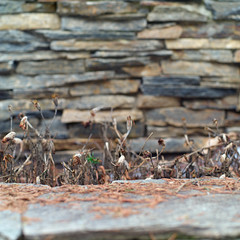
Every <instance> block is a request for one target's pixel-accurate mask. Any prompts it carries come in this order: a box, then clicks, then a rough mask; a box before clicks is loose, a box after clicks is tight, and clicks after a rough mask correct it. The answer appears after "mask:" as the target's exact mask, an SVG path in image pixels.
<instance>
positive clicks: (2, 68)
mask: <svg viewBox="0 0 240 240" xmlns="http://www.w3.org/2000/svg"><path fill="white" fill-rule="evenodd" d="M13 71H14V63H13V61H9V62H4V63H0V74H10V73H11V72H13Z"/></svg>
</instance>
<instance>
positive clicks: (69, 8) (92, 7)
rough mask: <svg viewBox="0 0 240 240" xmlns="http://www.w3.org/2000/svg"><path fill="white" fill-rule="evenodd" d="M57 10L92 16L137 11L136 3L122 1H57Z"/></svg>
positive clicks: (69, 13)
mask: <svg viewBox="0 0 240 240" xmlns="http://www.w3.org/2000/svg"><path fill="white" fill-rule="evenodd" d="M57 6H58V7H57V12H58V13H59V14H61V15H73V16H74V15H75V16H86V17H94V16H99V15H103V14H111V13H114V14H118V13H129V12H137V10H138V7H137V5H134V4H130V3H128V2H124V1H110V2H109V1H98V2H96V1H95V2H91V3H89V2H81V1H80V2H79V1H78V2H77V1H75V2H73V1H72V2H58V5H57Z"/></svg>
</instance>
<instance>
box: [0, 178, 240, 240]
mask: <svg viewBox="0 0 240 240" xmlns="http://www.w3.org/2000/svg"><path fill="white" fill-rule="evenodd" d="M239 187H240V182H239V180H238V179H229V178H227V179H213V178H209V179H188V180H186V179H181V180H177V179H160V180H151V179H150V180H136V181H114V182H113V183H112V184H106V185H97V186H94V185H87V186H70V185H65V186H61V187H55V188H50V187H46V186H37V185H26V184H1V185H0V190H1V191H0V209H3V208H5V209H6V210H5V211H2V212H0V222H2V220H1V219H5V223H4V224H5V226H7V224H9V226H10V224H11V225H12V226H13V225H14V227H15V226H19V225H18V224H19V222H20V220H19V219H18V218H19V216H20V214H19V213H16V211H18V212H20V213H21V216H22V218H21V219H22V229H21V228H18V227H16V229H21V230H22V234H23V235H22V237H23V239H48V238H49V239H66V238H67V239H94V240H95V239H154V238H155V239H168V238H169V237H170V236H175V235H176V237H177V238H176V239H179V238H181V239H190V237H194V239H203V238H204V239H219V238H221V239H222V238H224V239H229V238H233V239H237V237H240V203H239V202H240V188H239ZM14 194H15V196H13V195H14ZM7 200H8V201H7ZM17 200H18V203H17V202H16V201H17ZM10 210H11V211H12V212H11V214H9V213H10ZM6 212H7V213H8V214H6ZM6 216H7V217H6ZM17 216H18V217H17ZM9 217H10V218H9ZM14 218H15V219H18V224H17V225H15V224H12V219H14ZM4 224H3V225H4ZM4 231H5V230H4V228H3V226H2V227H0V238H1V236H4V237H3V239H17V238H18V237H19V235H17V234H15V235H11V236H10V235H9V236H8V235H4ZM5 232H6V231H5ZM9 232H11V231H9ZM19 232H21V231H20V230H19ZM191 239H193V238H191Z"/></svg>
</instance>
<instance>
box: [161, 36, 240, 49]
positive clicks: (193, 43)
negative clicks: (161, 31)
mask: <svg viewBox="0 0 240 240" xmlns="http://www.w3.org/2000/svg"><path fill="white" fill-rule="evenodd" d="M166 46H167V48H168V49H239V48H240V42H239V41H238V40H232V39H204V38H202V39H194V38H193V39H192V38H181V39H178V40H166Z"/></svg>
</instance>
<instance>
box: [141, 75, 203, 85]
mask: <svg viewBox="0 0 240 240" xmlns="http://www.w3.org/2000/svg"><path fill="white" fill-rule="evenodd" d="M200 80H201V79H200V77H195V76H193V77H191V76H186V77H182V76H156V77H143V84H144V85H146V84H154V85H162V86H171V85H172V86H186V85H189V86H191V85H192V86H198V85H200Z"/></svg>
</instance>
